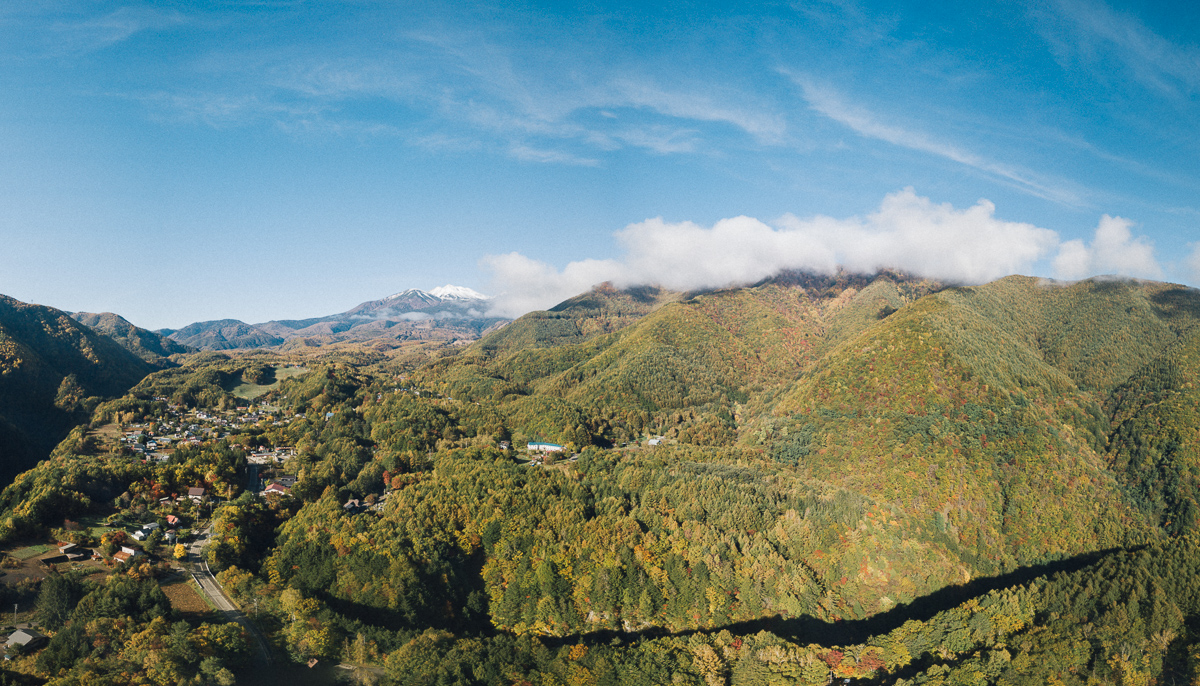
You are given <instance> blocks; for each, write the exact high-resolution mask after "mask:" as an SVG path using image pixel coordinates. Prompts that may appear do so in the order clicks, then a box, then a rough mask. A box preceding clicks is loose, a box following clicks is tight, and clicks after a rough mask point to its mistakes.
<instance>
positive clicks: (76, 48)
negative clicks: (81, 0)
mask: <svg viewBox="0 0 1200 686" xmlns="http://www.w3.org/2000/svg"><path fill="white" fill-rule="evenodd" d="M186 21H187V18H186V17H185V15H183V14H182V13H180V12H178V11H175V10H162V9H158V8H155V7H138V6H133V7H121V8H119V9H117V10H114V11H112V12H109V13H107V14H104V15H101V16H96V17H89V18H86V19H60V20H58V21H54V22H51V23H50V24H48V25H47V26H46V27H45V28H44V30H42V31H39V34H40V35H41V37H42V40H41V46H42V49H43V50H44V51H45V52H46V53H47V54H51V55H78V54H85V53H90V52H95V51H97V50H103V49H104V48H107V47H110V46H112V45H116V44H117V43H121V42H123V41H126V40H128V39H129V38H131V37H133V36H135V35H137V34H139V33H142V32H144V31H158V30H162V29H166V28H170V27H172V26H177V25H179V24H182V23H184V22H186Z"/></svg>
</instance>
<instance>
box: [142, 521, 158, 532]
mask: <svg viewBox="0 0 1200 686" xmlns="http://www.w3.org/2000/svg"><path fill="white" fill-rule="evenodd" d="M157 528H158V522H150V523H149V524H143V525H142V530H143V531H146V532H150V531H154V530H155V529H157Z"/></svg>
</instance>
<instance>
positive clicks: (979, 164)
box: [788, 74, 1084, 206]
mask: <svg viewBox="0 0 1200 686" xmlns="http://www.w3.org/2000/svg"><path fill="white" fill-rule="evenodd" d="M788 76H790V77H791V78H792V80H793V81H794V82H795V83H796V85H798V86H799V87H800V89H801V91H802V92H803V96H804V99H805V101H807V102H808V105H809V107H810V108H811V109H812V110H813V111H814V112H817V113H818V114H821V115H823V116H825V117H828V118H829V119H832V120H833V121H835V122H838V123H839V124H842V125H843V126H846V127H847V128H850V129H851V130H853V131H854V132H855V133H858V134H859V135H861V136H864V137H866V138H873V139H875V140H880V141H884V142H886V143H891V144H892V145H897V146H900V147H903V148H908V149H910V150H916V151H917V152H923V153H928V154H930V155H936V156H938V157H942V158H945V159H947V160H950V161H952V162H957V163H959V164H962V165H965V166H968V167H971V168H972V169H975V170H978V171H981V172H984V173H986V174H989V175H991V176H993V177H999V178H1000V179H1002V180H1004V181H1006V182H1008V184H1009V185H1011V186H1012V187H1014V188H1017V189H1019V190H1021V191H1023V192H1025V193H1028V194H1030V195H1034V196H1036V197H1039V198H1043V199H1045V200H1051V201H1054V202H1057V203H1061V204H1064V205H1071V206H1080V205H1083V204H1084V203H1083V201H1082V199H1081V198H1080V197H1079V196H1078V194H1076V193H1074V192H1072V191H1070V190H1067V189H1065V188H1061V187H1055V186H1051V185H1050V184H1048V183H1045V182H1043V181H1039V180H1036V179H1035V178H1034V176H1033V174H1031V173H1029V172H1024V171H1020V170H1018V169H1015V168H1013V167H1010V166H1008V165H1004V164H1000V163H998V162H994V161H992V160H989V159H987V158H985V157H982V156H981V155H978V154H976V153H973V152H971V151H968V150H964V149H962V148H960V147H958V146H955V145H953V144H951V143H947V142H945V141H941V140H938V139H937V138H935V137H933V136H931V135H929V134H927V133H924V132H922V131H916V130H912V129H907V128H904V127H901V126H897V125H895V124H891V123H887V122H885V121H882V120H881V119H880V118H879V117H878V116H877V115H876V114H874V113H872V112H870V111H869V110H867V109H865V108H863V107H859V106H857V105H853V104H850V103H848V102H846V101H845V100H844V99H843V98H842V96H841V95H840V94H839V93H837V92H836V91H834V90H833V89H831V88H828V87H825V86H822V85H819V84H817V83H815V82H814V81H812V80H811V79H809V78H807V77H805V76H802V75H796V74H788Z"/></svg>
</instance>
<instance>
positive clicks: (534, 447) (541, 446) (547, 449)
mask: <svg viewBox="0 0 1200 686" xmlns="http://www.w3.org/2000/svg"><path fill="white" fill-rule="evenodd" d="M525 447H526V448H527V449H528V450H529V452H531V453H561V452H562V451H563V447H562V446H561V445H558V444H556V443H530V444H528V445H526V446H525Z"/></svg>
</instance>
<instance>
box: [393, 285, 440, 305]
mask: <svg viewBox="0 0 1200 686" xmlns="http://www.w3.org/2000/svg"><path fill="white" fill-rule="evenodd" d="M439 297H440V296H438V295H437V294H436V293H426V292H425V291H422V290H419V289H416V288H410V289H408V290H406V291H400V292H399V293H393V294H392V295H389V296H388V297H386V298H384V301H385V302H386V301H388V300H399V299H401V298H416V299H417V300H423V301H425V302H428V303H435V302H437V301H438V298H439Z"/></svg>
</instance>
